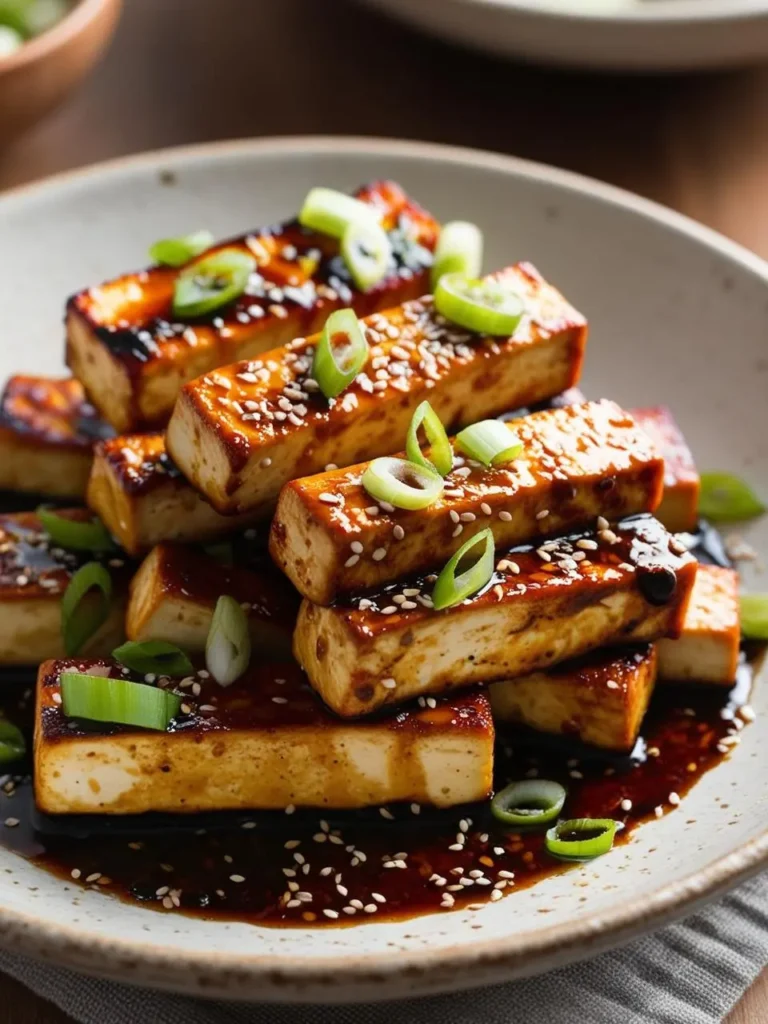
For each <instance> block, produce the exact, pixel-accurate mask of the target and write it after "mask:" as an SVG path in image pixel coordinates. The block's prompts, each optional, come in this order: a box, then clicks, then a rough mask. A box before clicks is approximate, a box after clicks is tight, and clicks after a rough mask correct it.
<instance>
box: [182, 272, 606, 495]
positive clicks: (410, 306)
mask: <svg viewBox="0 0 768 1024" xmlns="http://www.w3.org/2000/svg"><path fill="white" fill-rule="evenodd" d="M492 276H493V277H494V278H497V279H499V280H504V281H507V282H509V283H510V284H511V285H512V286H513V287H514V288H515V289H516V290H517V291H518V292H519V293H520V294H521V296H522V297H523V299H524V301H525V303H526V306H527V309H528V316H527V317H524V318H523V320H522V322H521V324H520V326H519V328H518V330H517V332H516V334H515V335H514V336H513V337H511V338H487V337H479V336H478V335H473V334H470V333H469V332H466V331H463V330H461V329H460V328H457V327H454V326H451V325H449V324H447V323H446V322H445V321H444V320H443V319H442V317H439V316H438V315H437V314H436V313H435V310H434V306H433V304H432V299H431V296H426V297H425V298H422V299H419V300H418V301H416V302H411V303H406V304H405V305H404V306H400V307H398V308H396V309H390V310H387V312H386V313H382V314H378V315H375V316H372V317H369V318H368V319H367V320H366V321H365V322H364V323H365V328H366V333H367V336H368V341H369V343H370V346H371V349H370V357H369V362H368V364H367V365H366V367H364V369H363V370H362V371H361V373H360V374H358V376H357V378H356V379H355V380H354V382H353V383H352V384H351V385H350V386H349V387H348V388H347V390H346V391H345V392H344V393H343V394H342V395H341V396H339V398H337V399H334V400H332V401H330V402H329V401H328V400H327V399H325V398H324V396H323V395H322V394H321V393H320V392H319V391H318V390H317V385H316V383H315V382H314V381H313V380H312V378H311V377H309V376H308V375H309V374H310V372H311V367H312V356H313V353H314V346H315V344H316V339H314V338H309V339H304V338H302V339H297V340H296V341H295V342H294V343H293V344H292V345H290V346H287V347H285V348H283V349H275V350H273V351H272V352H268V353H266V354H265V355H264V357H263V358H262V359H259V360H255V361H252V362H243V363H237V364H235V365H234V366H230V367H226V368H225V369H223V370H218V371H216V372H215V373H213V374H210V375H208V376H206V377H201V378H200V380H197V381H194V382H193V383H192V384H188V385H187V386H186V387H185V388H184V389H183V390H182V392H181V394H180V396H179V401H178V402H177V404H176V408H175V410H174V413H173V416H172V417H171V421H170V423H169V425H168V434H167V444H168V451H169V452H170V453H171V455H172V456H173V458H174V460H175V461H176V463H177V465H178V466H179V468H180V469H181V471H182V472H183V473H184V475H185V476H186V477H187V479H189V480H190V481H191V482H192V483H193V484H194V485H195V487H196V488H197V489H198V490H199V491H201V492H202V493H203V494H205V496H206V497H207V498H208V500H209V501H210V502H211V504H212V505H213V506H214V508H216V509H218V511H219V512H221V513H223V514H231V513H233V512H240V511H244V510H246V509H252V510H254V511H255V510H258V509H261V510H263V511H271V510H272V509H273V507H274V503H275V501H276V499H277V496H278V494H279V492H280V488H281V487H282V486H283V484H285V483H286V482H287V481H288V480H293V479H294V478H295V477H298V476H308V475H310V474H312V473H318V472H320V471H322V470H323V469H324V468H325V467H326V466H327V465H329V464H333V465H336V466H350V465H353V464H354V463H357V462H360V461H361V460H362V459H371V458H375V457H376V456H378V455H388V454H390V453H391V452H392V451H393V450H394V449H396V448H398V447H399V446H400V445H401V444H402V443H403V440H402V439H404V438H405V434H406V430H407V428H408V424H409V422H410V419H411V416H412V414H413V411H414V409H415V408H416V406H417V405H418V404H419V403H420V402H421V401H422V400H423V399H424V398H427V397H428V398H429V400H430V402H431V403H432V406H433V408H434V410H435V412H436V413H437V415H438V416H439V417H440V418H441V419H442V421H443V422H444V423H445V424H446V426H447V427H451V426H459V425H462V424H466V423H470V422H474V421H475V420H478V419H482V418H483V417H485V416H495V415H496V414H497V413H499V412H502V411H503V410H504V409H509V408H510V407H512V406H516V405H524V404H528V403H530V402H535V401H539V400H540V399H544V398H547V397H549V396H550V395H554V394H557V393H559V392H561V391H563V390H564V389H565V388H568V387H570V386H571V385H572V384H574V383H575V382H576V380H577V379H578V377H579V373H580V371H581V363H582V358H583V354H584V345H585V342H586V324H585V321H584V318H583V317H582V316H581V315H580V314H579V313H577V312H576V310H574V309H572V308H571V307H570V306H569V305H568V304H567V303H566V301H565V300H564V299H563V297H562V296H561V295H560V294H559V293H558V292H557V291H555V289H554V288H553V287H552V286H551V285H548V284H546V282H544V281H543V280H542V278H541V277H540V276H539V274H538V272H537V271H536V270H534V269H533V267H531V266H529V265H527V264H519V265H517V266H514V267H508V268H507V269H506V270H503V271H501V272H500V273H499V274H495V275H492Z"/></svg>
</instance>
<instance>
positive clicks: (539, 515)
mask: <svg viewBox="0 0 768 1024" xmlns="http://www.w3.org/2000/svg"><path fill="white" fill-rule="evenodd" d="M548 515H549V509H548V508H545V509H542V510H541V512H537V513H536V518H537V519H546V518H547V516H548Z"/></svg>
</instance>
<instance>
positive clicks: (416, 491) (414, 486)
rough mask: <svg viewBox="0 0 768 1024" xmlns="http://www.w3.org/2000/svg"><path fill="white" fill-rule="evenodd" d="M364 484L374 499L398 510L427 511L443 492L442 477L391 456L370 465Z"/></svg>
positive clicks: (430, 470)
mask: <svg viewBox="0 0 768 1024" xmlns="http://www.w3.org/2000/svg"><path fill="white" fill-rule="evenodd" d="M362 485H363V487H364V488H365V489H366V491H367V492H368V493H369V494H370V495H371V497H372V498H375V499H376V500H377V501H386V502H389V504H390V505H394V506H395V508H406V509H417V508H428V507H429V506H430V505H432V504H433V503H434V502H435V501H437V499H438V498H439V497H440V495H441V494H442V493H443V478H442V477H441V476H439V475H438V474H437V473H436V472H435V471H434V470H433V469H425V468H424V466H420V465H419V464H418V463H416V462H408V461H407V460H406V459H395V458H392V457H391V456H386V457H385V458H381V459H374V460H373V462H370V463H369V464H368V468H367V469H366V471H365V472H364V473H363V478H362Z"/></svg>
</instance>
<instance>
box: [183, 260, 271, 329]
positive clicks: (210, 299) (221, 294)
mask: <svg viewBox="0 0 768 1024" xmlns="http://www.w3.org/2000/svg"><path fill="white" fill-rule="evenodd" d="M255 269H256V260H255V259H254V258H253V256H250V255H249V254H248V253H247V252H242V250H240V249H220V250H219V251H218V252H214V253H212V254H211V255H210V256H206V257H205V258H204V259H202V260H198V262H197V263H192V264H191V265H190V266H189V267H187V268H186V270H182V272H181V273H180V274H179V276H178V277H177V278H176V287H175V289H174V293H173V313H174V315H175V316H180V317H195V316H204V315H205V314H206V313H212V312H213V311H214V310H216V309H219V308H220V307H221V306H226V304H227V303H228V302H232V301H233V300H234V299H236V298H237V297H238V296H239V295H242V294H243V292H244V291H245V289H246V286H247V284H248V278H249V277H250V276H251V274H252V273H253V272H254V270H255Z"/></svg>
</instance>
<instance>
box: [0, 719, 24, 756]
mask: <svg viewBox="0 0 768 1024" xmlns="http://www.w3.org/2000/svg"><path fill="white" fill-rule="evenodd" d="M26 752H27V744H26V741H25V739H24V734H23V733H22V731H21V729H19V727H18V726H16V725H14V724H13V722H9V721H8V719H7V718H0V764H8V762H9V761H18V760H19V758H21V757H24V754H25V753H26Z"/></svg>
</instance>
